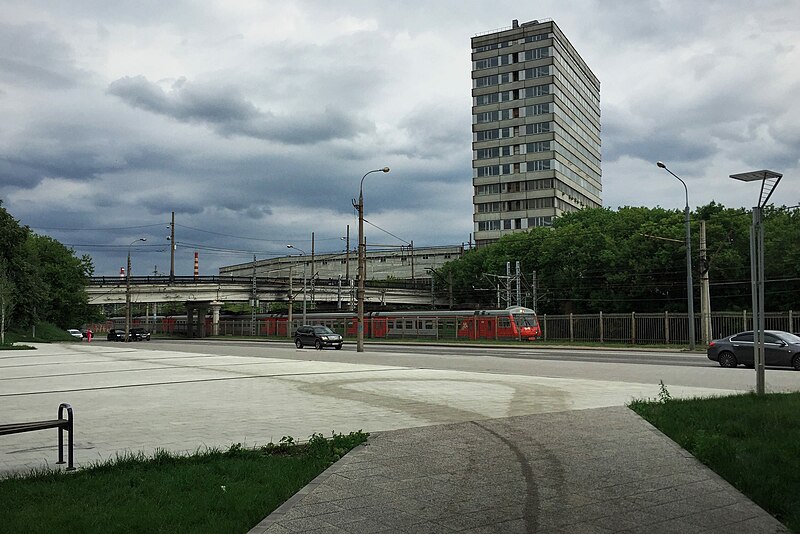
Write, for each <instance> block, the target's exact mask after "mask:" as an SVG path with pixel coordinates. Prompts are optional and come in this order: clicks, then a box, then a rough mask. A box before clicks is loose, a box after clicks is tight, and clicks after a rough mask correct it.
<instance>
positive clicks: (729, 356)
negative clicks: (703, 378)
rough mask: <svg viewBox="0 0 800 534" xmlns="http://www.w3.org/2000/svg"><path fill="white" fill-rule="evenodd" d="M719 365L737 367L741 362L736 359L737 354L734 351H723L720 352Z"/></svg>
mask: <svg viewBox="0 0 800 534" xmlns="http://www.w3.org/2000/svg"><path fill="white" fill-rule="evenodd" d="M718 361H719V366H720V367H731V368H733V367H736V366H737V365H739V362H737V361H736V356H734V355H733V353H732V352H728V351H727V350H726V351H723V352H720V353H719V360H718Z"/></svg>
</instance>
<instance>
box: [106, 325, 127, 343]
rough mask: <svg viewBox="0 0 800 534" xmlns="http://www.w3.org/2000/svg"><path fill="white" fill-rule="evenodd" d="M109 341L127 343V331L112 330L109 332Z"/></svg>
mask: <svg viewBox="0 0 800 534" xmlns="http://www.w3.org/2000/svg"><path fill="white" fill-rule="evenodd" d="M106 339H107V340H108V341H125V330H118V329H115V328H112V329H111V330H109V331H108V335H107V336H106Z"/></svg>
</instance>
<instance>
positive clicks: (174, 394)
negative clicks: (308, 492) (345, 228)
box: [0, 343, 728, 473]
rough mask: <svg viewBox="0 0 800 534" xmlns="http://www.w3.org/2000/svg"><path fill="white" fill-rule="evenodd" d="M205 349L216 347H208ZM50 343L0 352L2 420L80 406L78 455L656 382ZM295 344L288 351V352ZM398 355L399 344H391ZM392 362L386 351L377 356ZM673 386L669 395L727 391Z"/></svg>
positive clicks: (371, 424)
mask: <svg viewBox="0 0 800 534" xmlns="http://www.w3.org/2000/svg"><path fill="white" fill-rule="evenodd" d="M209 350H212V348H211V347H209ZM213 350H215V351H216V352H217V353H207V354H202V353H201V354H197V353H189V352H179V351H157V350H147V349H141V348H138V347H137V346H135V345H121V344H108V343H106V344H103V343H96V344H87V343H80V344H77V343H76V344H50V345H38V346H37V350H35V351H3V352H1V353H0V399H2V403H3V408H4V409H3V414H2V421H0V422H3V423H6V422H9V423H10V422H22V421H31V420H41V419H50V418H54V417H55V415H56V411H57V407H58V404H59V403H61V402H68V403H70V404H71V405H72V406H73V408H74V410H75V442H76V452H75V458H76V463H77V465H79V466H80V465H86V464H87V463H88V462H92V461H97V460H100V459H105V458H108V457H110V456H113V455H114V454H116V453H119V452H124V451H144V452H145V453H148V454H150V453H152V452H153V450H154V449H156V448H160V449H167V450H171V451H194V450H197V449H198V448H203V447H228V446H229V445H230V444H232V443H240V442H241V443H246V444H249V445H258V444H264V443H267V442H270V441H277V440H279V439H280V438H281V437H282V436H287V435H290V436H292V437H294V438H295V439H306V438H307V437H308V436H310V435H311V434H312V433H314V432H322V433H324V434H328V433H329V432H331V431H336V432H345V433H346V432H350V431H353V430H364V431H368V432H376V431H384V430H394V429H400V428H412V427H421V426H428V425H436V424H443V423H455V422H463V421H480V420H486V419H493V418H498V417H509V416H515V415H528V414H536V413H545V412H557V411H563V410H574V409H583V408H594V407H601V406H619V405H622V404H624V403H626V402H628V401H629V400H630V399H632V398H642V397H655V396H656V395H657V394H658V384H632V383H630V382H625V383H623V382H612V381H603V380H585V379H564V378H547V377H537V376H525V375H519V374H516V375H506V374H498V373H478V372H463V371H451V370H436V369H420V368H409V367H399V366H392V365H372V364H352V363H338V362H322V361H297V360H290V359H284V358H274V357H244V356H233V355H226V354H225V353H224V352H225V351H224V348H220V347H215V348H213ZM286 350H287V351H294V350H295V349H294V348H287V349H286ZM398 350H402V348H400V347H398ZM383 357H384V358H383V359H384V360H385V361H391V354H384V355H383ZM727 392H728V391H726V390H720V389H706V388H690V387H670V393H671V394H672V395H673V396H687V395H688V396H693V395H709V394H722V393H727ZM56 435H57V433H56V431H55V430H52V431H39V432H31V433H26V434H18V435H12V436H3V437H2V438H0V473H2V472H8V471H18V470H25V469H29V468H32V467H41V466H43V465H47V464H49V465H52V464H53V463H54V462H55V460H56V458H57V453H56Z"/></svg>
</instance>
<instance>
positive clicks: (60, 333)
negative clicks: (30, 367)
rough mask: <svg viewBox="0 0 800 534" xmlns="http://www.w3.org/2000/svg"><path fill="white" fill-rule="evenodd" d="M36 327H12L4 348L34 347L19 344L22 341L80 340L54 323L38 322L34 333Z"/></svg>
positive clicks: (7, 333) (7, 334)
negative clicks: (34, 333)
mask: <svg viewBox="0 0 800 534" xmlns="http://www.w3.org/2000/svg"><path fill="white" fill-rule="evenodd" d="M33 332H34V329H32V328H26V329H24V330H23V329H19V328H12V329H9V330H8V331H7V332H6V345H11V346H3V348H11V349H22V348H28V349H30V348H33V347H26V346H21V345H19V343H20V342H26V341H27V342H34V343H51V342H54V341H66V342H79V341H80V340H77V339H75V338H74V337H72V336H71V335H70V334H69V333H68V332H67V331H66V330H64V329H62V328H59V327H58V326H56V325H54V324H52V323H45V322H41V323H36V329H35V332H36V335H35V336H34V335H33Z"/></svg>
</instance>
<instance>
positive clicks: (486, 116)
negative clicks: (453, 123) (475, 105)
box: [475, 111, 499, 124]
mask: <svg viewBox="0 0 800 534" xmlns="http://www.w3.org/2000/svg"><path fill="white" fill-rule="evenodd" d="M498 118H499V113H498V112H497V111H484V112H483V113H478V114H477V115H475V122H477V123H478V124H480V123H482V122H495V121H496V120H498Z"/></svg>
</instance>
